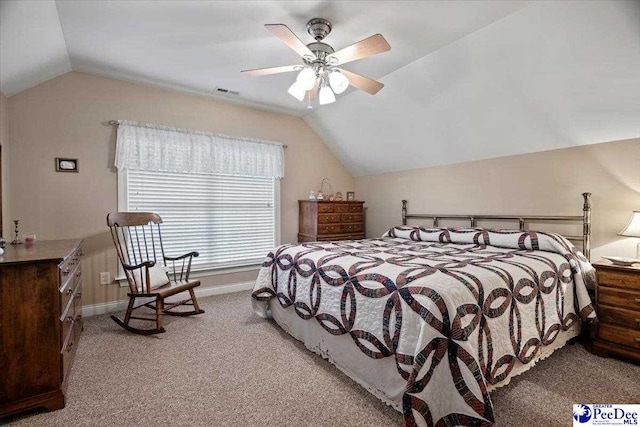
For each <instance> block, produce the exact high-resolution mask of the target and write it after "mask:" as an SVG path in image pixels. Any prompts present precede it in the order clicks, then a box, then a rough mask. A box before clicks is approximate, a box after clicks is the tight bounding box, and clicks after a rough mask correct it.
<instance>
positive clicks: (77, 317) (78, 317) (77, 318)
mask: <svg viewBox="0 0 640 427" xmlns="http://www.w3.org/2000/svg"><path fill="white" fill-rule="evenodd" d="M79 320H82V314H78V315H77V316H76V322H77V321H79Z"/></svg>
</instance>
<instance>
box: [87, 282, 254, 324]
mask: <svg viewBox="0 0 640 427" xmlns="http://www.w3.org/2000/svg"><path fill="white" fill-rule="evenodd" d="M254 284H255V282H240V283H233V284H230V285H222V286H208V287H206V288H202V287H197V288H196V296H197V297H200V298H204V297H208V296H212V295H222V294H230V293H233V292H241V291H248V290H250V289H253V285H254ZM128 303H129V300H121V301H113V302H104V303H100V304H90V305H83V306H82V317H91V316H97V315H99V314H106V313H113V312H114V311H124V310H126V309H127V304H128Z"/></svg>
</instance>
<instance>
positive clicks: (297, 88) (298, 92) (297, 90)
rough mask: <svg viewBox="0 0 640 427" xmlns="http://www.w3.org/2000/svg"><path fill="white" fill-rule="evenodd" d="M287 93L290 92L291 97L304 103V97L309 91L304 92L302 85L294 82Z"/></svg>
mask: <svg viewBox="0 0 640 427" xmlns="http://www.w3.org/2000/svg"><path fill="white" fill-rule="evenodd" d="M287 92H289V95H291V96H293V97H294V98H296V99H297V100H298V101H302V100H303V99H304V95H305V94H306V93H307V91H306V90H304V88H303V87H302V85H301V84H300V83H298V82H297V81H295V82H293V84H292V85H291V87H290V88H289V90H288V91H287Z"/></svg>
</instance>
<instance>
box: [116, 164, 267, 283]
mask: <svg viewBox="0 0 640 427" xmlns="http://www.w3.org/2000/svg"><path fill="white" fill-rule="evenodd" d="M118 176H119V183H120V184H119V185H120V203H119V205H120V206H119V210H120V211H131V212H134V211H140V212H157V213H158V214H160V216H161V217H162V220H163V224H162V240H163V244H164V249H165V254H166V255H167V256H176V255H181V254H184V253H187V252H190V251H198V252H199V253H200V256H199V257H197V258H194V259H193V271H197V270H210V269H218V268H225V267H238V266H247V265H257V264H260V263H262V261H263V260H264V258H265V256H266V255H267V254H268V253H269V251H271V250H272V249H273V247H274V246H276V245H277V244H278V243H279V236H278V234H279V233H278V231H279V227H278V223H279V221H278V220H277V218H278V209H277V206H279V203H278V190H279V180H278V179H275V178H271V177H255V176H240V175H221V174H216V175H213V174H193V173H175V172H157V171H137V170H123V171H121V172H119V175H118Z"/></svg>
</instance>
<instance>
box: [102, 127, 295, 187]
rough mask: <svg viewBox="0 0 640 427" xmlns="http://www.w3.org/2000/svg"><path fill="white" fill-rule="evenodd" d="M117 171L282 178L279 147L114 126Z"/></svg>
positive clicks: (214, 136) (180, 131)
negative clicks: (116, 134)
mask: <svg viewBox="0 0 640 427" xmlns="http://www.w3.org/2000/svg"><path fill="white" fill-rule="evenodd" d="M115 166H116V167H117V168H118V169H134V170H146V171H164V172H181V173H211V174H225V175H247V176H262V177H273V178H283V177H284V146H283V145H282V144H279V143H276V142H270V141H261V140H257V139H249V138H238V137H233V136H227V135H221V134H215V133H211V132H200V131H194V130H189V129H179V128H172V127H169V126H160V125H153V124H147V123H138V122H131V121H126V120H120V121H118V137H117V143H116V162H115Z"/></svg>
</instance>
